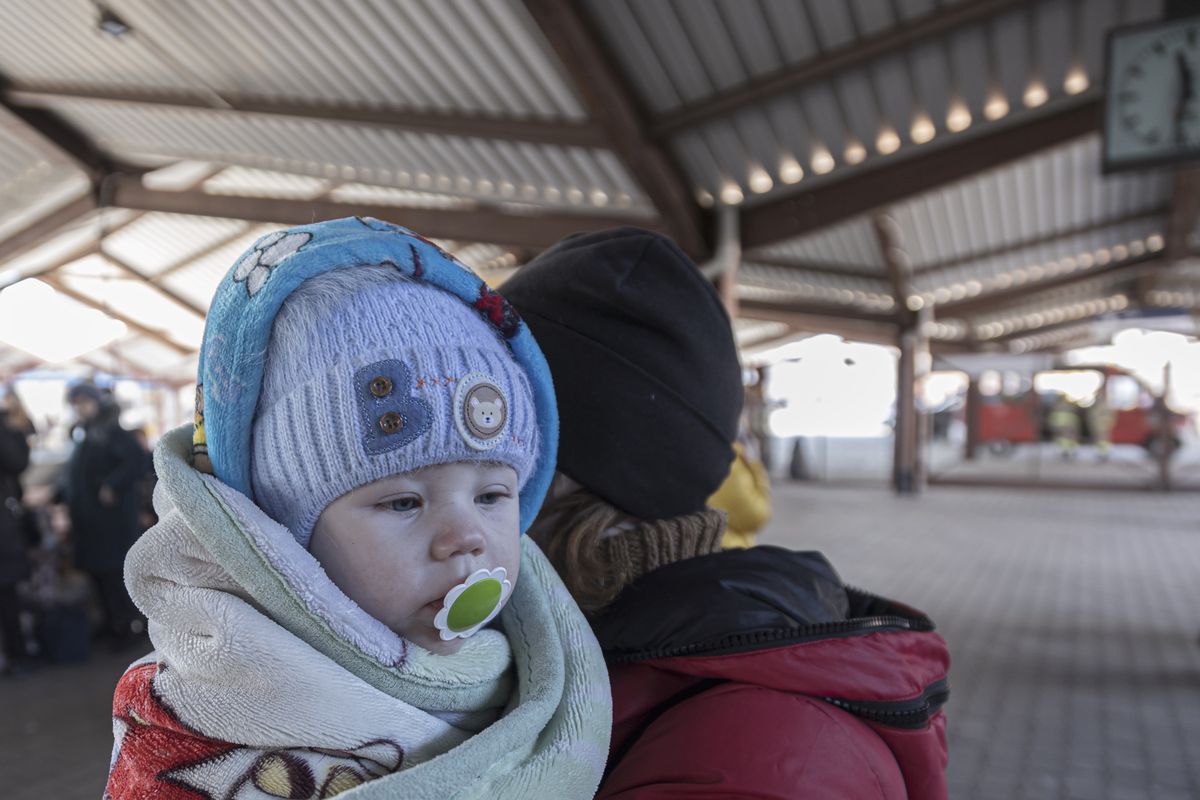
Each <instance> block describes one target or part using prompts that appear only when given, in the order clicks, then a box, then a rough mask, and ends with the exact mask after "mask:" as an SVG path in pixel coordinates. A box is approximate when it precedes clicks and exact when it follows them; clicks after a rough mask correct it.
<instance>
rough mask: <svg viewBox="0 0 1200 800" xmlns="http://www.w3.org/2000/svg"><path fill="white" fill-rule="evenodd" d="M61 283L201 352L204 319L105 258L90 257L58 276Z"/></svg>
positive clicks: (102, 307) (102, 308) (103, 306)
mask: <svg viewBox="0 0 1200 800" xmlns="http://www.w3.org/2000/svg"><path fill="white" fill-rule="evenodd" d="M58 279H59V280H61V281H62V282H63V284H64V285H65V286H67V287H68V288H70V289H73V290H75V291H76V292H79V293H81V294H84V295H86V296H88V297H90V298H92V299H93V300H95V302H96V303H97V304H98V306H99V307H100V308H101V310H105V309H111V311H112V312H114V313H115V314H118V315H121V316H123V317H125V318H128V319H132V320H133V321H135V322H137V323H139V324H140V325H142V326H143V327H145V328H148V329H150V330H153V331H159V332H162V333H163V334H164V335H166V336H167V337H169V338H170V339H171V340H172V341H174V342H176V343H177V344H179V345H181V346H183V347H186V348H188V349H190V350H199V349H200V342H201V340H202V339H203V337H204V320H203V318H202V317H200V316H199V315H198V314H195V313H193V312H192V311H190V310H189V309H187V308H185V307H184V306H182V305H180V304H179V303H177V302H175V301H174V300H171V299H170V298H169V297H167V296H166V295H164V294H163V293H161V292H159V291H157V290H156V289H155V288H154V287H153V285H152V284H149V283H147V282H146V281H143V280H140V279H138V278H136V277H134V276H131V275H130V274H129V273H127V272H125V271H124V270H121V269H118V268H117V267H115V266H113V265H112V264H110V263H108V262H107V261H106V260H105V259H104V258H103V256H99V255H96V256H89V257H87V258H84V259H80V260H79V261H76V262H74V263H72V264H70V265H69V266H67V267H64V268H63V269H62V270H60V271H59V272H58ZM206 305H207V304H206ZM118 318H119V317H118Z"/></svg>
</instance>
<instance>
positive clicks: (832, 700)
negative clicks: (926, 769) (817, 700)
mask: <svg viewBox="0 0 1200 800" xmlns="http://www.w3.org/2000/svg"><path fill="white" fill-rule="evenodd" d="M821 699H822V700H824V701H825V702H827V703H829V704H831V705H834V706H837V707H838V708H840V709H842V710H843V711H848V712H850V713H851V714H853V715H854V716H856V717H860V718H862V719H865V720H868V721H870V722H876V723H878V724H880V725H887V726H888V727H890V728H906V729H920V728H924V727H925V726H926V725H927V724H928V723H929V719H930V718H931V717H932V716H933V715H934V714H936V713H937V712H938V709H940V708H941V707H942V706H943V705H945V704H946V701H947V700H948V699H950V684H949V682H948V681H947V680H946V679H945V678H942V679H941V680H937V681H934V682H933V683H931V684H929V686H927V687H925V691H924V692H922V693H921V696H920V697H914V698H912V699H911V700H896V701H882V700H846V699H844V698H841V697H823V698H821Z"/></svg>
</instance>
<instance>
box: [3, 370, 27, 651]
mask: <svg viewBox="0 0 1200 800" xmlns="http://www.w3.org/2000/svg"><path fill="white" fill-rule="evenodd" d="M32 434H33V424H32V423H31V422H30V421H29V415H28V414H26V413H25V409H24V408H23V407H22V406H21V401H20V400H19V399H18V398H17V395H16V393H15V392H14V391H13V390H12V387H9V388H8V389H7V390H6V391H5V393H4V398H3V400H0V655H2V656H3V659H2V666H0V669H3V670H4V671H5V672H15V671H18V670H20V669H21V668H22V667H23V664H22V662H23V661H24V659H25V657H26V652H25V638H24V635H23V634H22V633H21V624H20V616H19V611H20V608H19V606H18V602H17V583H18V582H19V581H21V580H23V579H25V578H26V577H28V575H29V567H30V564H29V559H28V557H27V555H26V549H27V548H28V547H29V545H30V544H31V543H30V542H27V541H26V531H27V529H28V526H27V524H26V519H25V510H24V507H23V506H22V504H21V481H20V478H21V473H22V472H24V471H25V468H26V467H27V466H29V436H30V435H32Z"/></svg>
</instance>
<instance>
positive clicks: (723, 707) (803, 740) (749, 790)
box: [598, 682, 906, 800]
mask: <svg viewBox="0 0 1200 800" xmlns="http://www.w3.org/2000/svg"><path fill="white" fill-rule="evenodd" d="M690 783H694V784H696V785H697V787H699V786H701V785H703V786H704V788H705V790H706V791H709V792H711V791H712V789H713V787H720V789H721V790H722V792H723V793H728V794H730V795H748V796H754V797H764V798H774V797H778V798H791V797H796V796H797V792H798V791H799V790H802V794H803V796H804V797H806V798H807V797H812V798H835V797H836V798H846V797H854V798H863V799H864V800H865V799H866V798H886V800H892V799H893V798H897V799H898V798H904V797H906V794H905V788H904V778H903V775H902V774H901V771H900V767H899V765H898V763H897V761H896V759H895V757H894V756H893V755H892V753H891V751H890V750H889V748H888V747H887V745H886V744H885V743H884V742H883V740H882V739H880V737H879V736H877V735H876V734H875V733H874V731H872V730H871V728H870V727H869V726H868V725H866V724H865V723H864V722H862V721H861V720H859V719H857V718H855V717H854V716H852V715H850V714H847V713H846V712H844V711H841V710H840V709H838V708H836V707H834V706H831V705H829V704H828V703H825V702H823V701H821V700H818V699H816V698H813V697H808V696H805V695H801V694H796V693H792V692H787V691H781V690H777V689H771V688H768V687H763V686H759V685H754V684H745V683H737V682H726V683H721V684H718V685H716V686H713V687H712V688H709V689H708V690H707V691H704V692H702V693H699V694H697V695H695V696H692V697H690V698H688V699H687V700H685V701H682V702H680V703H678V704H676V705H674V706H673V707H672V708H670V709H669V710H668V711H666V712H665V713H663V714H662V715H661V716H659V717H657V718H656V719H655V721H654V722H653V723H652V724H651V725H650V726H648V727H647V728H646V729H645V730H644V731H643V732H642V733H641V735H640V736H639V737H638V739H637V741H636V742H635V743H633V744H632V746H629V747H628V748H627V750H626V752H625V753H624V754H623V755H621V756H620V760H619V762H618V763H617V764H616V765H615V766H614V767H613V768H612V770H611V773H610V775H609V777H608V779H607V780H606V781H605V783H604V785H603V786H602V789H601V793H600V795H598V796H599V797H621V798H632V797H637V798H653V797H657V796H660V794H661V796H663V797H666V796H675V795H670V792H671V791H677V790H678V788H679V787H680V785H681V784H683V785H686V784H690ZM658 787H661V788H658Z"/></svg>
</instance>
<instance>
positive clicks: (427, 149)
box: [51, 99, 652, 211]
mask: <svg viewBox="0 0 1200 800" xmlns="http://www.w3.org/2000/svg"><path fill="white" fill-rule="evenodd" d="M51 107H52V108H53V109H54V110H55V111H57V112H59V113H61V114H62V115H63V116H64V117H66V118H67V119H68V120H69V121H70V122H71V123H72V124H75V125H77V126H78V127H79V128H81V129H82V130H84V131H85V132H87V133H88V134H89V135H91V136H93V137H95V139H96V141H97V143H98V144H100V145H101V146H102V147H103V148H104V149H106V150H107V151H109V152H112V153H115V154H117V155H118V156H123V157H128V158H140V157H146V156H150V157H170V158H185V159H201V160H208V161H216V162H221V163H226V164H233V165H238V166H242V167H251V168H256V169H260V170H272V171H277V172H290V173H294V174H297V175H307V176H310V177H314V178H321V179H330V180H341V181H353V182H364V183H374V184H379V185H383V186H391V187H396V188H402V189H416V190H420V191H434V192H437V193H441V194H450V195H456V196H461V197H467V198H471V199H475V200H479V201H482V202H497V201H503V200H510V199H511V200H519V201H521V202H523V203H528V204H532V205H535V206H538V207H542V208H558V209H571V210H576V211H583V210H586V209H588V208H589V207H590V208H594V209H599V208H604V209H608V208H612V207H615V208H630V209H642V210H650V209H652V206H651V204H650V202H649V200H648V199H647V198H646V197H645V195H644V194H643V193H642V192H641V191H640V189H639V188H638V187H637V183H636V182H635V181H634V180H633V178H632V177H631V176H630V175H629V174H628V172H627V171H626V170H625V168H624V167H623V166H622V165H621V164H620V163H619V162H618V161H617V160H616V158H615V157H614V156H612V154H611V153H609V152H608V151H604V150H594V149H586V148H581V147H561V146H555V145H538V144H529V143H514V142H505V141H498V140H486V139H478V138H466V137H456V136H441V135H434V134H418V133H409V132H397V131H393V130H383V129H379V128H374V127H370V126H361V125H352V124H344V123H338V122H326V121H313V120H299V119H295V118H291V117H282V116H277V115H268V114H253V113H246V112H239V113H236V114H234V113H229V112H218V111H209V110H206V109H194V108H182V107H166V106H157V105H153V104H141V103H114V102H109V101H94V100H78V99H70V100H57V101H55V102H53V103H52V104H51Z"/></svg>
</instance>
